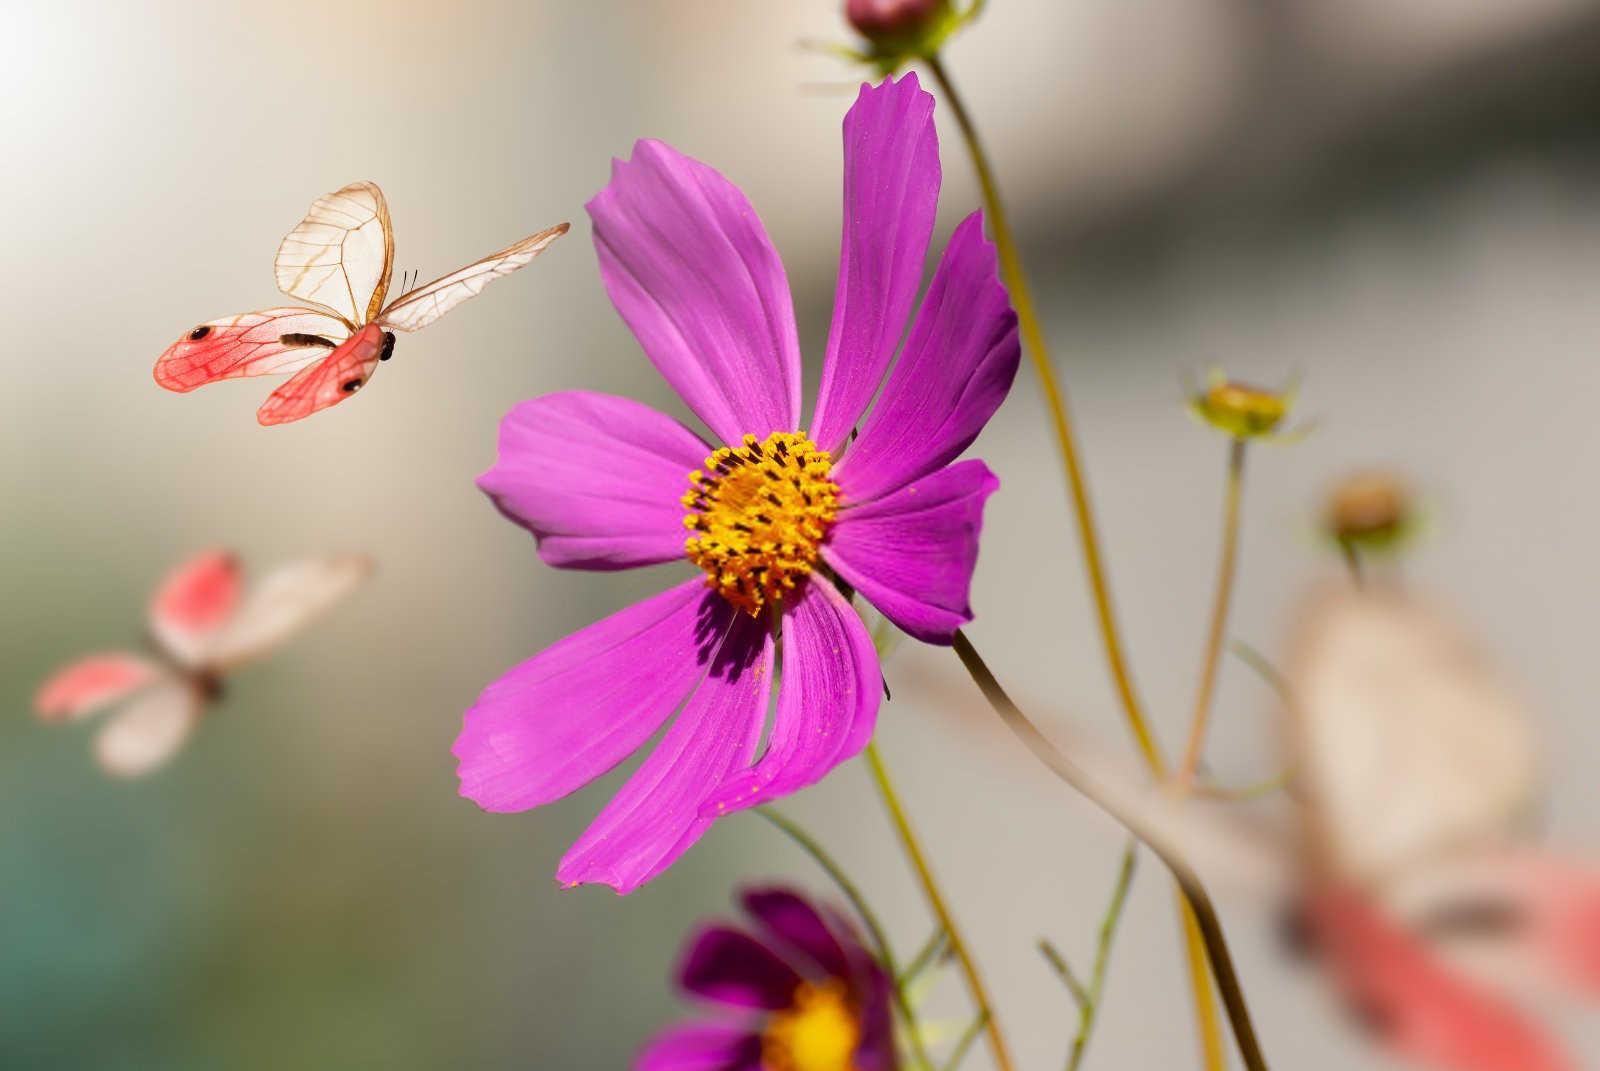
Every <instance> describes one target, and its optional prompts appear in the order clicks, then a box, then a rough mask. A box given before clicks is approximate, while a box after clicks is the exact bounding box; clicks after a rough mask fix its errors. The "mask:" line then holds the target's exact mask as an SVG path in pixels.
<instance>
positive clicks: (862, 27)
mask: <svg viewBox="0 0 1600 1071" xmlns="http://www.w3.org/2000/svg"><path fill="white" fill-rule="evenodd" d="M949 14H950V0H845V5H844V16H845V18H847V19H849V20H850V25H852V26H854V27H855V28H856V32H857V33H859V34H860V35H861V36H862V37H865V38H866V39H867V40H868V41H871V42H873V43H875V44H876V43H879V42H904V41H914V40H916V39H918V38H920V37H922V36H923V35H924V34H925V33H927V32H928V31H929V30H931V29H932V28H933V27H934V26H936V25H937V24H939V23H940V22H941V21H943V19H944V18H945V17H946V16H948V15H949Z"/></svg>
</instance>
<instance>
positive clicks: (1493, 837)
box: [1286, 587, 1600, 1071]
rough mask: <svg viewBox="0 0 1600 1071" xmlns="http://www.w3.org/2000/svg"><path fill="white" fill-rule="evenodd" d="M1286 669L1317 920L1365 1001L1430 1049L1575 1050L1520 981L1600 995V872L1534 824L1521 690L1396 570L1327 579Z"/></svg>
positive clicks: (1303, 847) (1553, 1068)
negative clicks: (1360, 580)
mask: <svg viewBox="0 0 1600 1071" xmlns="http://www.w3.org/2000/svg"><path fill="white" fill-rule="evenodd" d="M1286 670H1287V681H1288V693H1289V706H1290V708H1291V717H1290V718H1289V725H1290V732H1289V740H1290V750H1291V761H1292V762H1293V763H1294V766H1293V768H1294V769H1295V770H1296V789H1297V793H1298V795H1299V797H1300V801H1301V804H1302V806H1301V808H1300V812H1301V822H1300V825H1301V830H1300V835H1299V844H1298V851H1299V856H1300V859H1301V864H1300V874H1299V876H1298V882H1297V884H1298V886H1299V888H1300V896H1299V908H1298V916H1299V924H1300V926H1301V927H1303V933H1304V935H1305V936H1306V937H1307V938H1308V939H1309V942H1310V945H1309V947H1310V950H1311V951H1312V952H1313V953H1314V954H1315V955H1316V956H1317V958H1318V960H1319V962H1321V963H1322V964H1324V965H1325V967H1326V968H1327V970H1328V972H1329V974H1330V977H1331V978H1332V980H1333V982H1334V984H1335V985H1336V986H1337V987H1338V988H1339V989H1340V990H1341V991H1342V993H1343V994H1344V996H1345V998H1346V1000H1347V1002H1348V1003H1349V1004H1350V1005H1351V1007H1352V1008H1353V1009H1354V1010H1355V1011H1356V1012H1357V1013H1358V1015H1359V1017H1360V1018H1361V1020H1362V1021H1363V1022H1365V1023H1366V1024H1368V1025H1369V1026H1370V1027H1371V1028H1372V1031H1373V1033H1374V1035H1375V1036H1376V1037H1377V1039H1378V1040H1379V1041H1380V1042H1382V1043H1383V1044H1385V1045H1387V1046H1388V1047H1389V1048H1390V1049H1391V1050H1393V1051H1394V1052H1395V1053H1397V1054H1398V1055H1401V1056H1405V1057H1408V1058H1410V1059H1412V1060H1415V1061H1417V1062H1418V1063H1421V1064H1423V1065H1426V1066H1432V1067H1437V1068H1449V1069H1452V1071H1560V1069H1567V1068H1572V1067H1574V1066H1575V1065H1574V1064H1573V1063H1572V1062H1571V1060H1570V1059H1569V1058H1568V1056H1567V1055H1566V1054H1565V1053H1564V1052H1563V1051H1562V1050H1561V1048H1560V1047H1559V1046H1558V1045H1557V1044H1556V1042H1555V1041H1554V1039H1553V1038H1552V1037H1551V1035H1550V1034H1549V1033H1548V1032H1546V1031H1545V1030H1544V1029H1543V1028H1542V1027H1540V1026H1539V1025H1538V1024H1536V1023H1535V1022H1533V1021H1532V1020H1531V1019H1530V1018H1528V1017H1527V1016H1526V1015H1525V1014H1524V1012H1523V1010H1522V1009H1521V1008H1520V1007H1519V1006H1518V1005H1517V1003H1516V1002H1515V1001H1513V999H1512V997H1511V994H1510V992H1509V990H1510V989H1511V988H1513V987H1514V985H1515V983H1517V982H1528V981H1534V980H1543V981H1546V982H1552V983H1554V984H1555V985H1557V986H1559V987H1561V988H1565V989H1572V990H1578V991H1584V992H1586V993H1587V994H1588V995H1590V996H1600V874H1597V873H1596V872H1595V871H1593V870H1590V869H1588V868H1586V867H1584V866H1582V865H1581V864H1578V863H1576V862H1573V861H1569V860H1566V859H1563V858H1560V857H1558V856H1555V855H1551V854H1547V853H1545V852H1543V851H1540V850H1538V849H1536V848H1534V847H1532V846H1531V845H1530V843H1529V841H1528V838H1527V836H1526V825H1527V820H1528V818H1529V816H1530V813H1531V811H1532V809H1533V805H1534V804H1535V802H1536V795H1537V785H1538V753H1537V747H1536V745H1535V741H1534V738H1533V732H1532V729H1531V726H1530V723H1529V720H1528V718H1527V716H1526V714H1525V712H1524V709H1523V707H1522V705H1521V704H1520V702H1519V701H1518V700H1517V698H1516V697H1515V696H1514V695H1513V694H1512V693H1511V691H1510V690H1509V689H1508V688H1507V687H1506V686H1505V684H1504V683H1503V682H1502V681H1500V680H1499V679H1498V677H1497V675H1496V674H1495V672H1494V671H1493V670H1492V668H1491V667H1490V666H1489V664H1488V662H1487V661H1486V660H1485V659H1484V657H1483V655H1482V654H1481V653H1480V652H1479V651H1478V649H1477V647H1476V645H1475V644H1474V643H1473V642H1472V640H1471V638H1470V637H1468V636H1467V635H1465V634H1464V633H1463V632H1462V631H1461V630H1460V629H1459V628H1458V627H1457V626H1456V624H1455V623H1454V622H1453V621H1452V620H1451V619H1449V618H1447V617H1445V616H1444V615H1442V614H1441V613H1439V612H1438V611H1436V610H1434V609H1433V608H1432V607H1430V606H1427V605H1425V604H1423V603H1422V602H1420V601H1418V600H1416V599H1414V598H1412V597H1410V596H1408V595H1405V594H1403V593H1401V592H1399V591H1398V590H1392V589H1389V590H1386V589H1382V588H1373V587H1369V588H1365V589H1349V588H1343V589H1339V590H1337V591H1330V592H1324V593H1321V594H1320V595H1319V596H1318V597H1317V598H1315V599H1314V600H1313V601H1312V602H1311V603H1310V604H1309V605H1308V607H1307V609H1306V611H1305V613H1304V614H1303V615H1302V618H1301V620H1300V623H1299V627H1298V629H1297V631H1296V634H1295V636H1294V638H1293V642H1292V645H1291V653H1290V657H1289V660H1288V662H1287V665H1286Z"/></svg>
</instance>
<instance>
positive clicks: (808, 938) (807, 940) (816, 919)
mask: <svg viewBox="0 0 1600 1071" xmlns="http://www.w3.org/2000/svg"><path fill="white" fill-rule="evenodd" d="M742 900H743V901H744V909H745V910H746V911H748V912H750V914H751V916H752V917H753V918H755V920H756V921H757V922H759V923H761V926H762V928H763V929H764V930H765V931H766V932H767V935H768V936H769V937H771V938H772V939H773V940H774V942H775V943H777V944H780V945H783V946H785V947H787V948H791V949H794V950H795V951H797V952H801V953H804V954H805V956H806V957H807V958H808V959H810V960H811V961H812V962H813V963H815V964H816V965H817V966H818V967H819V968H821V969H822V971H823V973H824V974H827V975H829V976H830V977H833V978H848V977H849V976H850V970H851V965H850V960H849V958H848V957H846V955H845V950H844V946H843V945H842V944H840V942H839V938H838V937H837V936H835V934H834V932H833V930H831V929H830V928H829V927H828V924H827V922H826V921H825V920H824V919H823V917H822V916H821V915H820V914H818V913H817V909H816V908H814V907H812V906H811V905H810V904H809V903H807V902H806V901H805V900H804V899H803V898H802V897H800V896H798V895H796V894H795V893H792V892H790V891H789V890H788V889H782V888H762V889H748V890H746V891H745V893H744V895H743V897H742Z"/></svg>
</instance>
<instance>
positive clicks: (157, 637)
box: [34, 551, 371, 777]
mask: <svg viewBox="0 0 1600 1071" xmlns="http://www.w3.org/2000/svg"><path fill="white" fill-rule="evenodd" d="M370 572H371V562H370V560H369V559H367V558H365V557H363V556H360V555H330V556H325V557H313V558H304V559H301V560H299V561H294V562H290V563H288V564H287V565H284V566H281V567H279V568H278V569H276V570H275V571H273V572H270V573H268V574H267V575H266V577H264V578H263V579H262V580H261V581H260V582H259V583H257V584H256V585H255V586H254V587H253V588H252V589H251V590H250V591H249V592H248V593H246V592H245V591H244V583H243V579H244V578H243V571H242V569H241V568H240V565H239V561H238V559H237V558H236V557H234V556H233V555H232V554H229V553H227V552H225V551H211V552H207V553H204V554H200V555H198V556H196V557H194V558H191V559H190V560H188V561H186V562H184V563H183V564H182V565H180V566H178V567H177V568H176V569H175V570H173V571H172V573H170V574H169V575H168V576H167V578H166V579H165V580H164V581H163V582H162V583H161V585H160V586H159V587H158V588H157V589H156V592H155V595H154V596H153V597H152V599H151V600H150V608H149V620H148V624H149V630H150V639H151V641H152V646H153V647H154V648H155V654H154V656H153V657H145V656H141V655H136V654H133V653H131V652H123V651H112V652H107V653H102V654H94V655H89V656H88V657H86V658H82V659H79V660H78V661H76V662H73V663H71V664H69V665H67V666H66V667H64V668H63V669H61V670H60V671H59V672H57V673H56V674H55V675H54V676H52V677H51V678H50V679H49V680H47V681H45V683H44V684H43V685H41V686H40V688H39V691H38V694H37V695H36V697H35V700H34V708H35V711H36V712H37V713H38V715H39V717H40V718H41V719H43V720H44V721H46V722H73V721H79V720H81V719H83V718H86V717H88V716H89V715H91V714H94V713H96V712H98V711H101V710H103V709H105V708H106V707H108V706H111V705H112V704H119V703H120V704H123V705H122V707H121V709H119V710H118V711H116V712H115V713H114V714H112V715H111V717H110V720H108V721H107V722H106V723H105V724H104V726H102V727H101V729H100V731H99V732H98V733H97V734H96V736H95V740H94V752H95V757H96V758H97V759H98V760H99V762H100V765H101V766H102V767H103V768H104V769H105V770H106V771H107V772H108V773H111V774H114V775H117V776H119V777H137V776H140V775H142V774H146V773H149V772H151V771H152V770H154V769H156V768H157V767H158V766H160V765H162V764H163V763H165V762H166V761H167V760H168V759H170V758H172V757H173V756H174V755H176V754H177V753H178V751H179V750H180V749H181V748H182V747H183V745H184V743H185V742H186V741H187V740H188V738H189V735H190V733H191V732H192V731H193V730H194V727H195V726H196V725H198V724H199V723H200V721H201V719H202V718H203V717H204V716H205V714H206V712H207V711H208V710H210V709H211V708H212V706H213V705H214V704H215V703H216V702H217V701H218V700H219V699H221V697H222V684H223V680H224V678H225V677H226V676H227V675H228V674H229V673H231V672H232V671H233V670H234V669H236V668H237V667H239V666H241V665H243V664H245V663H247V662H253V661H255V660H256V659H258V658H260V657H262V656H263V655H266V654H267V653H269V652H271V651H272V650H274V649H276V648H277V647H278V646H280V645H281V644H283V643H284V642H285V641H287V640H288V639H290V638H291V637H292V636H294V635H295V634H296V633H298V632H300V631H301V630H302V629H304V628H305V627H306V626H308V625H309V624H311V622H312V621H314V620H315V619H316V618H318V617H320V616H322V615H323V614H324V613H326V612H327V611H329V610H331V609H332V608H333V607H334V606H335V605H337V604H338V603H340V602H341V601H343V600H344V599H345V598H346V597H347V596H348V595H349V594H350V593H351V592H352V591H354V590H355V589H356V587H357V586H358V585H359V584H360V583H361V582H362V581H363V580H364V579H366V577H367V575H368V574H369V573H370Z"/></svg>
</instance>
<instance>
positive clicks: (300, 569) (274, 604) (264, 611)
mask: <svg viewBox="0 0 1600 1071" xmlns="http://www.w3.org/2000/svg"><path fill="white" fill-rule="evenodd" d="M371 572H372V561H371V559H369V558H367V557H365V556H364V555H356V554H346V555H328V556H325V557H317V558H305V559H302V560H300V561H295V562H290V563H289V564H288V565H284V566H281V567H279V568H278V569H277V570H275V571H274V572H271V573H269V574H267V576H266V577H264V578H263V579H262V580H261V582H260V584H258V585H257V586H256V588H255V589H254V590H253V591H251V592H250V594H249V595H248V596H247V597H246V599H245V602H244V605H243V606H241V607H240V608H239V611H238V613H237V614H235V615H234V618H233V620H232V621H230V622H229V624H228V626H227V628H226V629H225V630H224V632H223V633H222V635H220V636H219V637H218V638H217V640H216V643H215V644H214V645H213V646H212V648H211V657H210V660H209V665H210V667H211V668H212V669H214V670H219V671H220V670H225V669H229V668H232V667H234V666H237V665H239V664H240V663H242V662H248V661H251V660H252V659H255V658H259V657H261V656H262V655H264V654H266V653H267V652H269V651H271V650H272V649H273V648H275V647H277V646H279V645H280V644H282V643H283V642H284V641H286V640H288V639H289V638H290V637H292V636H294V635H295V634H296V633H298V632H300V631H301V630H302V629H304V628H305V627H307V626H308V625H310V624H311V623H312V622H313V621H315V620H316V619H317V618H319V617H321V616H322V615H323V614H325V613H327V612H328V611H329V610H331V609H333V607H334V606H336V605H338V604H339V603H340V602H341V601H343V600H344V599H345V598H346V597H347V596H349V595H350V593H351V592H353V591H355V589H356V588H357V587H359V586H360V585H361V582H362V581H364V580H365V579H366V578H367V576H368V575H369V574H370V573H371Z"/></svg>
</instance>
